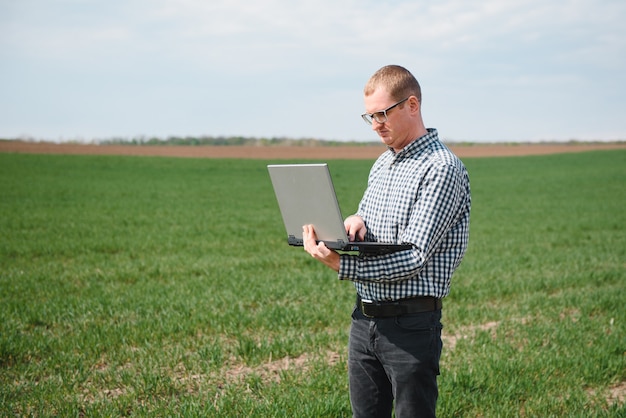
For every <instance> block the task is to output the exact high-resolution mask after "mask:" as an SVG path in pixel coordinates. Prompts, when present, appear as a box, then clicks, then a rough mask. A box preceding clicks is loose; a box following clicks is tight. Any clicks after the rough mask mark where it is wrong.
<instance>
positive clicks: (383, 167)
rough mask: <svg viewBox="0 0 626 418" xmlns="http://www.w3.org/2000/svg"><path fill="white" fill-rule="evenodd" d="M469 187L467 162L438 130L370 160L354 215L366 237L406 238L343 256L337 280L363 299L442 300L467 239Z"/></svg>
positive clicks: (381, 240)
mask: <svg viewBox="0 0 626 418" xmlns="http://www.w3.org/2000/svg"><path fill="white" fill-rule="evenodd" d="M470 205H471V199H470V187H469V177H468V174H467V171H466V169H465V166H464V165H463V163H462V162H461V160H459V158H457V157H456V156H455V155H454V154H453V153H452V152H451V151H450V150H449V149H448V148H447V147H446V146H445V145H444V144H443V143H442V142H441V141H440V140H439V138H438V136H437V131H436V130H435V129H428V133H427V134H426V135H425V136H423V137H421V138H419V139H417V140H415V141H414V142H412V143H411V144H409V145H408V146H406V147H405V148H404V149H403V150H402V151H401V152H399V153H397V154H396V153H395V152H394V151H393V150H392V149H389V150H388V151H386V152H385V153H383V154H382V155H381V156H380V157H379V158H378V159H377V160H376V162H375V163H374V165H373V167H372V169H371V171H370V175H369V179H368V184H367V190H365V194H364V195H363V199H362V200H361V203H360V204H359V209H358V212H357V215H359V216H361V217H362V218H363V220H364V221H365V226H366V227H367V232H366V235H365V241H379V242H395V243H411V244H412V245H413V249H412V250H406V251H399V252H396V253H392V254H385V255H358V256H357V255H352V254H342V255H341V265H340V268H339V278H340V279H342V280H351V281H354V282H355V286H356V290H357V292H358V293H359V295H360V296H361V297H362V298H363V299H366V300H373V301H389V300H398V299H404V298H410V297H415V296H435V297H437V298H443V297H445V296H447V295H448V293H449V292H450V280H451V278H452V273H453V272H454V270H455V269H456V268H457V267H458V266H459V264H460V263H461V259H462V258H463V255H464V254H465V250H466V249H467V244H468V241H469V219H470Z"/></svg>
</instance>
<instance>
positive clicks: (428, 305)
mask: <svg viewBox="0 0 626 418" xmlns="http://www.w3.org/2000/svg"><path fill="white" fill-rule="evenodd" d="M356 305H357V308H358V309H359V310H360V311H361V313H363V315H365V316H366V317H368V318H387V317H391V316H399V315H405V314H412V313H420V312H432V311H437V310H439V309H441V305H442V304H441V299H437V298H436V297H433V296H419V297H415V298H410V299H400V300H396V301H391V302H372V301H367V300H363V299H361V297H360V296H359V295H357V297H356Z"/></svg>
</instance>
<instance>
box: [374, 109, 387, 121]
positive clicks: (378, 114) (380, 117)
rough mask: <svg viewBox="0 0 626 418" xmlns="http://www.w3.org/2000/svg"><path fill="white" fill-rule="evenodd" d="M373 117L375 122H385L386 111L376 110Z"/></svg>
mask: <svg viewBox="0 0 626 418" xmlns="http://www.w3.org/2000/svg"><path fill="white" fill-rule="evenodd" d="M373 116H374V119H376V122H378V123H385V122H387V112H385V111H382V112H376V113H374V114H373Z"/></svg>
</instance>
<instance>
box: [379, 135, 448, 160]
mask: <svg viewBox="0 0 626 418" xmlns="http://www.w3.org/2000/svg"><path fill="white" fill-rule="evenodd" d="M426 131H427V132H426V135H424V136H421V137H419V138H416V139H415V140H414V141H412V142H411V143H410V144H409V145H407V146H406V147H404V148H403V149H402V150H401V151H400V152H397V153H396V152H395V151H394V150H393V148H391V147H388V148H389V151H390V152H391V153H392V154H393V160H394V161H400V160H403V159H405V158H410V157H414V156H416V155H419V154H421V153H422V152H423V151H424V150H425V149H427V148H428V147H429V146H430V144H431V143H432V142H434V141H436V140H437V138H438V135H437V129H434V128H427V129H426Z"/></svg>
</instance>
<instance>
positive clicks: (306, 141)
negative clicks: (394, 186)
mask: <svg viewBox="0 0 626 418" xmlns="http://www.w3.org/2000/svg"><path fill="white" fill-rule="evenodd" d="M98 143H99V144H101V145H152V146H154V145H192V146H194V145H196V146H199V145H213V146H244V145H245V146H306V147H310V146H337V145H344V146H345V145H372V144H378V142H374V141H372V142H364V141H336V140H335V141H333V140H323V139H315V138H300V139H294V138H282V137H281V138H277V137H273V138H255V137H244V136H228V137H227V136H200V137H196V136H185V137H179V136H170V137H168V138H157V137H150V138H149V137H143V136H141V137H136V138H130V139H129V138H111V139H101V140H98Z"/></svg>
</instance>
